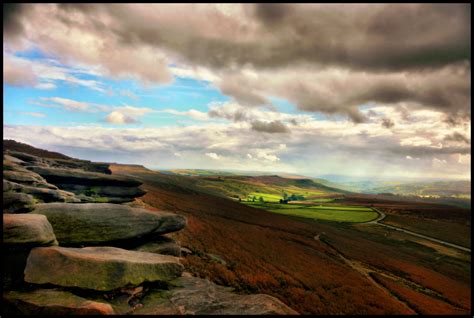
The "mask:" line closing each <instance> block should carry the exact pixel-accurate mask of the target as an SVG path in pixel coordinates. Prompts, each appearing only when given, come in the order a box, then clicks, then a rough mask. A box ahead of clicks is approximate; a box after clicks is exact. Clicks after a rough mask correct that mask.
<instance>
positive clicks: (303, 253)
mask: <svg viewBox="0 0 474 318" xmlns="http://www.w3.org/2000/svg"><path fill="white" fill-rule="evenodd" d="M112 169H113V170H114V173H127V174H131V175H135V176H137V177H138V178H140V179H141V180H142V181H144V186H143V187H144V188H145V189H146V190H147V191H148V193H147V194H146V195H145V196H144V197H143V201H144V202H145V203H146V204H148V205H149V206H151V207H155V208H160V209H167V210H170V211H174V212H176V213H178V214H182V215H185V216H186V217H187V219H188V225H187V227H186V228H185V229H184V230H182V231H180V232H178V233H175V234H174V236H175V237H176V238H178V239H179V240H180V241H181V243H182V245H183V246H186V247H188V248H190V249H191V250H193V251H194V253H195V254H194V255H192V256H188V257H186V258H184V259H183V262H184V264H185V266H186V268H187V270H189V271H191V272H193V273H195V274H197V275H199V276H201V277H207V278H209V279H211V280H213V281H214V282H217V283H219V284H224V285H228V286H232V287H234V288H236V289H237V291H240V292H243V293H268V294H271V295H274V296H276V297H278V298H279V299H281V300H282V301H283V302H285V303H287V304H288V305H290V306H291V307H292V308H294V309H296V310H297V311H299V312H300V313H312V314H341V313H345V314H357V313H358V314H362V313H366V314H390V313H391V314H396V313H413V311H410V310H408V309H407V308H406V306H404V305H402V304H401V303H400V302H399V301H398V300H396V298H394V297H393V296H391V295H390V293H387V292H385V291H383V290H381V289H379V288H376V287H374V285H372V283H371V282H370V281H368V280H367V278H365V277H364V276H362V275H360V273H358V272H356V271H355V270H353V269H352V268H350V267H348V266H347V265H346V264H345V263H344V262H342V261H341V259H340V257H339V256H338V255H337V252H336V251H340V252H341V253H343V254H344V255H345V256H346V257H350V258H351V259H353V260H354V261H356V262H360V263H361V264H367V266H370V267H371V268H375V269H377V270H381V271H387V272H390V273H394V274H395V275H399V276H403V277H405V279H408V280H410V281H413V282H416V283H417V284H420V285H421V286H427V287H429V288H430V289H432V290H435V291H436V292H437V293H440V294H441V295H442V297H444V298H447V299H449V302H451V303H454V304H455V306H458V307H462V308H464V309H462V308H461V309H460V311H461V312H465V313H467V312H468V311H469V310H470V263H469V262H467V263H466V262H461V261H450V262H447V261H442V259H443V258H440V255H439V254H437V253H435V252H432V251H431V250H430V249H428V250H427V249H426V248H424V249H422V248H418V246H417V245H416V244H415V245H414V244H406V241H399V240H393V239H390V238H388V237H387V236H386V232H384V231H386V230H385V229H384V228H381V227H377V226H375V228H374V226H371V228H373V229H376V230H377V231H378V232H376V233H370V232H367V231H365V230H364V228H365V227H367V226H368V225H365V226H358V227H352V226H349V225H338V224H337V223H325V222H323V221H319V222H315V221H314V220H310V219H305V218H298V217H290V216H285V215H278V214H274V213H270V212H266V211H263V210H259V209H255V208H252V207H247V206H245V205H243V204H240V203H238V202H235V201H232V200H229V199H225V198H222V197H216V196H213V195H210V194H206V193H202V192H201V191H197V190H196V189H197V188H196V187H195V185H196V184H195V183H194V180H192V178H184V177H180V178H177V179H176V178H175V179H173V178H170V176H166V175H162V174H159V173H151V172H146V171H144V170H143V169H141V170H140V169H137V168H123V167H117V166H115V167H112ZM321 233H324V241H325V242H327V243H325V242H322V240H321V241H318V240H315V239H314V236H315V235H318V234H321ZM328 244H331V246H333V247H334V248H332V247H331V246H330V245H328ZM206 253H213V254H217V255H219V256H220V257H221V258H223V259H224V260H225V261H226V262H227V264H226V265H223V264H219V263H216V262H213V261H212V260H210V259H209V258H208V257H206ZM430 299H431V300H432V301H433V302H436V301H439V299H438V298H436V299H435V298H433V297H431V296H430V297H429V298H428V300H427V301H428V302H429V301H430ZM443 302H445V301H443ZM448 313H449V311H448Z"/></svg>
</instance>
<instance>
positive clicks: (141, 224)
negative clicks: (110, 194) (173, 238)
mask: <svg viewBox="0 0 474 318" xmlns="http://www.w3.org/2000/svg"><path fill="white" fill-rule="evenodd" d="M31 214H41V215H45V216H46V217H47V218H48V220H49V222H50V223H51V225H52V226H53V229H54V233H55V234H56V237H57V239H58V240H59V242H60V244H61V245H97V244H104V243H107V242H114V241H120V240H122V241H123V240H127V239H132V238H136V237H141V236H143V235H146V234H150V233H159V234H164V233H169V232H174V231H179V230H181V229H183V228H184V227H185V226H186V219H185V218H184V217H183V216H180V215H177V214H174V213H169V212H158V211H153V212H152V211H149V210H146V209H142V208H133V207H130V206H126V205H121V204H112V203H83V204H72V203H41V204H37V205H36V206H35V209H34V210H33V211H32V212H31Z"/></svg>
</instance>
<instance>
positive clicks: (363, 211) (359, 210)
mask: <svg viewBox="0 0 474 318" xmlns="http://www.w3.org/2000/svg"><path fill="white" fill-rule="evenodd" d="M244 204H247V205H250V206H253V207H255V208H259V209H263V210H266V211H269V212H273V213H278V214H285V215H292V216H299V217H304V218H310V219H316V220H326V221H336V222H351V223H360V222H369V221H372V220H374V219H376V218H377V217H378V213H377V212H375V211H373V210H372V209H371V208H367V207H354V206H334V205H333V206H327V205H326V206H322V205H302V204H275V203H260V202H244Z"/></svg>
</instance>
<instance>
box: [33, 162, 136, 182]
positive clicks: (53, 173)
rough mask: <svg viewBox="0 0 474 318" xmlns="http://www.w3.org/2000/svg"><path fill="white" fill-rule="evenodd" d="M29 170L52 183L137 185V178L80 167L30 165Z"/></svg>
mask: <svg viewBox="0 0 474 318" xmlns="http://www.w3.org/2000/svg"><path fill="white" fill-rule="evenodd" d="M28 169H29V170H31V171H33V172H35V173H37V174H39V175H41V176H42V177H43V178H45V179H46V180H47V181H48V182H49V183H52V184H82V185H97V186H126V187H138V186H139V185H141V184H142V183H141V182H140V181H138V180H135V179H131V178H126V177H122V176H114V175H108V174H104V173H97V172H90V171H84V170H80V169H64V168H50V167H39V166H31V167H28Z"/></svg>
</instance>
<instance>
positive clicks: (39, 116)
mask: <svg viewBox="0 0 474 318" xmlns="http://www.w3.org/2000/svg"><path fill="white" fill-rule="evenodd" d="M20 114H23V115H27V116H33V117H38V118H44V117H46V114H44V113H40V112H20Z"/></svg>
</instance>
